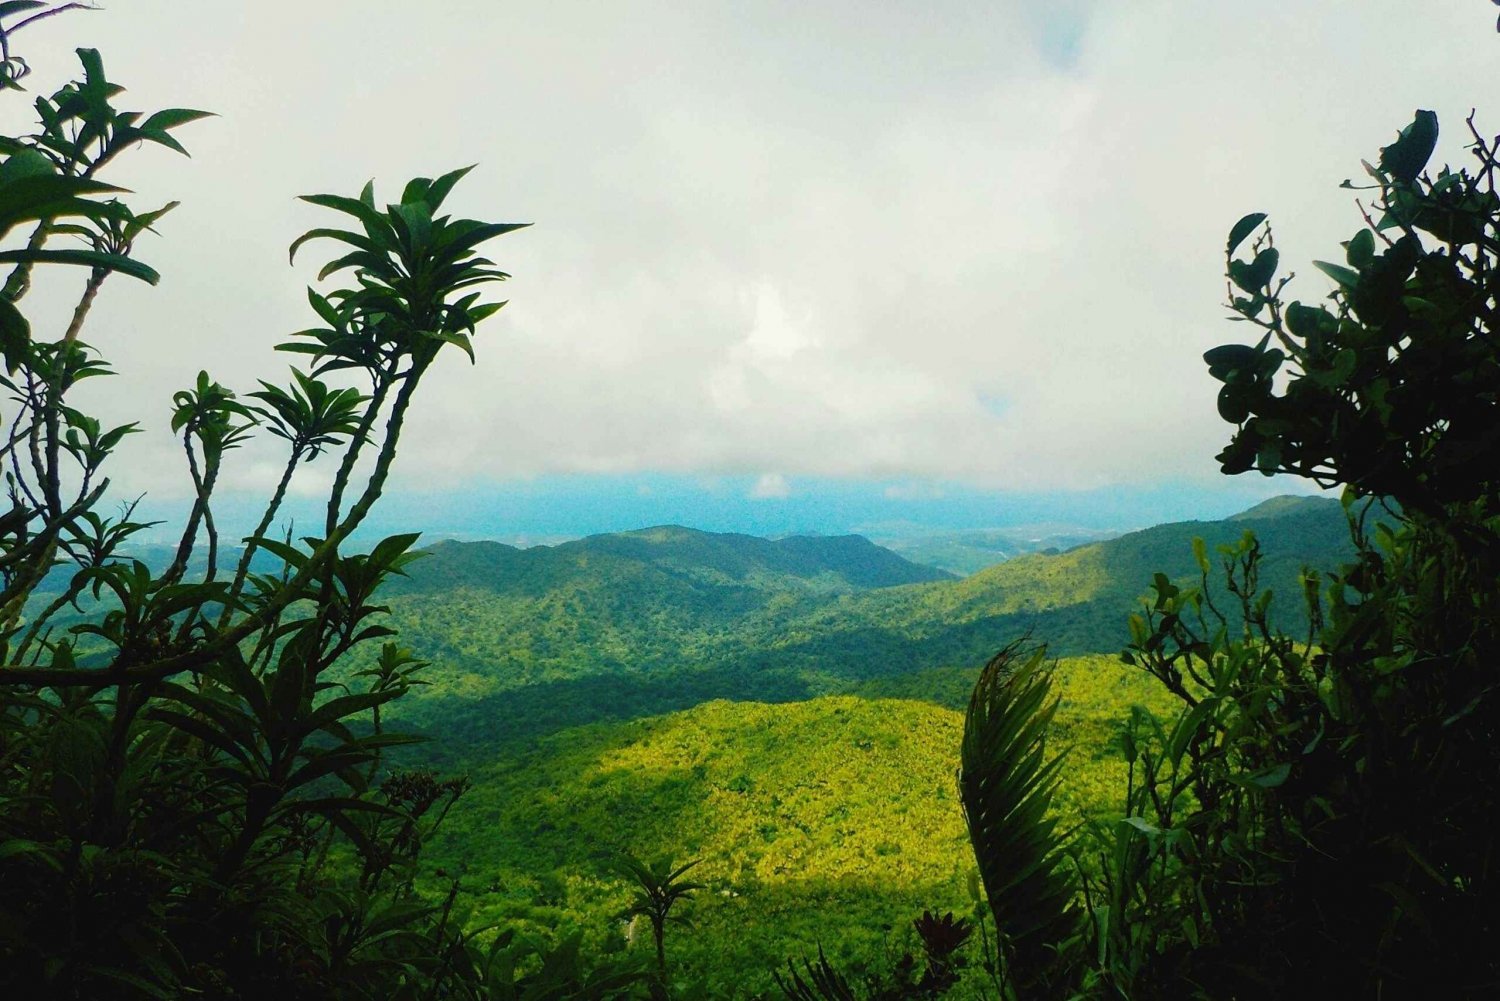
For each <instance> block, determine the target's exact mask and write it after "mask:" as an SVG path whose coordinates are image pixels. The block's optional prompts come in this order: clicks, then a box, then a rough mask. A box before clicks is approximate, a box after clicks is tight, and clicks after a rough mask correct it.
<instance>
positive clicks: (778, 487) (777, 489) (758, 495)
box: [745, 473, 792, 500]
mask: <svg viewBox="0 0 1500 1001" xmlns="http://www.w3.org/2000/svg"><path fill="white" fill-rule="evenodd" d="M791 495H792V485H791V484H790V483H788V482H787V479H786V477H785V476H782V475H781V474H780V473H764V474H762V475H761V476H760V477H759V478H757V479H756V481H755V484H754V485H753V486H752V487H751V488H750V492H749V493H748V494H746V495H745V496H747V497H749V498H750V499H751V500H781V499H782V498H785V497H790V496H791Z"/></svg>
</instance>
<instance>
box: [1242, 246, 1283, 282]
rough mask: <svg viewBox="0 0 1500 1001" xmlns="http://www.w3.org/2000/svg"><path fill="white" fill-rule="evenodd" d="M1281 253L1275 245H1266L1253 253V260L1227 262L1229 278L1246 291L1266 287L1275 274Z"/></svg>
mask: <svg viewBox="0 0 1500 1001" xmlns="http://www.w3.org/2000/svg"><path fill="white" fill-rule="evenodd" d="M1280 260H1281V255H1280V253H1278V252H1277V250H1276V248H1275V247H1267V248H1266V249H1265V250H1262V251H1261V252H1260V253H1258V254H1256V255H1255V260H1253V261H1251V262H1250V263H1248V264H1246V263H1245V262H1244V261H1230V262H1229V278H1230V280H1231V281H1233V282H1234V283H1235V284H1236V285H1238V286H1239V287H1240V288H1241V289H1242V290H1244V291H1246V292H1251V293H1254V292H1258V291H1259V290H1261V289H1263V288H1265V287H1266V285H1267V284H1268V283H1269V282H1270V281H1271V278H1272V277H1274V276H1275V274H1276V265H1277V264H1278V263H1280Z"/></svg>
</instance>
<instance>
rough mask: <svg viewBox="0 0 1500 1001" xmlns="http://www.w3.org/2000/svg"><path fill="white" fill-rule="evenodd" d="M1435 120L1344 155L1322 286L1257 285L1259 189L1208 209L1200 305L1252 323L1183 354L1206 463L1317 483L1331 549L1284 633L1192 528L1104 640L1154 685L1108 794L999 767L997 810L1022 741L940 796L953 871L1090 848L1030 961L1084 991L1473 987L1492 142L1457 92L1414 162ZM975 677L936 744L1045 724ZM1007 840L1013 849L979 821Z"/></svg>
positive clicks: (1490, 629)
mask: <svg viewBox="0 0 1500 1001" xmlns="http://www.w3.org/2000/svg"><path fill="white" fill-rule="evenodd" d="M1437 128H1438V123H1437V118H1436V116H1435V115H1433V114H1432V113H1431V112H1426V111H1419V112H1417V114H1416V116H1415V119H1414V120H1413V122H1412V124H1411V125H1410V126H1408V127H1407V128H1406V129H1405V130H1404V131H1402V132H1401V134H1400V135H1399V136H1398V138H1397V139H1396V141H1395V142H1393V143H1392V144H1391V145H1389V146H1387V147H1385V148H1384V149H1383V150H1382V151H1381V156H1380V160H1379V163H1378V165H1369V164H1366V171H1367V173H1368V175H1369V177H1370V179H1371V182H1372V183H1371V184H1369V185H1368V186H1366V187H1365V188H1363V189H1361V190H1365V191H1369V192H1371V193H1372V194H1371V195H1369V196H1367V197H1369V199H1370V204H1369V205H1368V206H1364V205H1361V213H1362V216H1363V218H1364V221H1365V224H1366V225H1365V228H1363V229H1361V230H1360V231H1359V232H1358V233H1356V234H1355V235H1354V236H1353V237H1352V238H1351V239H1350V240H1349V241H1348V242H1346V243H1345V244H1344V246H1343V250H1344V254H1343V261H1342V262H1317V267H1318V269H1319V270H1320V271H1322V272H1323V273H1324V274H1325V275H1326V276H1327V277H1329V278H1331V279H1332V280H1333V282H1334V285H1335V287H1334V290H1333V292H1332V294H1331V295H1329V296H1328V300H1327V304H1317V303H1314V304H1308V303H1303V302H1299V301H1290V302H1288V301H1286V299H1285V293H1286V291H1287V289H1288V288H1289V287H1290V284H1291V281H1292V277H1291V276H1290V275H1288V276H1285V277H1282V276H1280V275H1279V274H1278V269H1279V266H1280V255H1279V251H1278V250H1277V248H1276V247H1275V245H1274V241H1273V239H1272V236H1271V231H1270V229H1269V227H1268V226H1267V224H1266V217H1265V216H1264V215H1263V214H1261V213H1255V214H1252V215H1249V216H1246V217H1244V218H1243V219H1241V220H1240V221H1239V222H1238V223H1236V225H1235V226H1234V227H1233V228H1232V230H1231V232H1230V234H1229V239H1228V243H1227V248H1226V262H1227V273H1228V278H1229V282H1230V303H1229V305H1230V308H1231V310H1232V311H1233V313H1234V318H1235V319H1237V320H1240V321H1241V322H1248V323H1251V324H1253V325H1255V326H1258V327H1260V328H1261V329H1262V330H1263V331H1264V334H1263V336H1262V337H1261V339H1260V340H1259V342H1258V343H1256V344H1254V345H1245V344H1230V345H1225V346H1222V347H1218V348H1215V349H1213V350H1212V351H1209V352H1208V353H1207V354H1206V355H1205V361H1206V362H1207V364H1208V366H1209V371H1210V373H1211V375H1212V376H1213V377H1214V378H1216V379H1218V380H1219V381H1220V382H1222V383H1223V389H1222V390H1221V393H1220V396H1219V413H1220V415H1221V416H1222V417H1223V418H1224V419H1225V420H1226V421H1228V422H1229V423H1231V424H1233V425H1235V432H1234V435H1233V438H1232V440H1231V442H1230V444H1229V446H1228V447H1227V448H1226V449H1225V450H1224V451H1223V452H1222V453H1221V454H1220V456H1219V459H1220V462H1221V464H1222V466H1223V469H1224V471H1225V472H1226V473H1229V474H1236V473H1241V472H1245V471H1248V470H1251V469H1258V470H1260V471H1261V472H1263V473H1266V474H1268V475H1269V474H1274V473H1290V474H1293V475H1297V476H1302V477H1306V478H1309V479H1311V480H1313V481H1315V482H1317V483H1318V484H1320V485H1322V486H1325V487H1328V486H1336V485H1342V486H1343V488H1344V501H1345V507H1346V510H1347V512H1348V514H1349V521H1350V529H1351V537H1352V539H1353V541H1354V545H1355V547H1356V552H1357V556H1356V559H1355V561H1354V562H1352V563H1350V564H1348V565H1345V566H1343V567H1341V568H1339V569H1338V570H1336V571H1335V572H1333V573H1332V574H1330V575H1328V576H1327V577H1326V578H1325V577H1324V576H1323V575H1320V574H1318V573H1315V572H1311V571H1309V572H1307V573H1306V574H1305V577H1304V582H1303V594H1302V595H1300V598H1301V600H1303V601H1304V602H1305V603H1306V605H1307V608H1308V613H1309V616H1308V617H1309V622H1310V623H1311V627H1310V629H1309V631H1308V633H1307V634H1306V635H1305V636H1302V637H1290V636H1287V635H1284V634H1282V633H1280V632H1278V631H1277V630H1275V629H1273V628H1272V627H1271V626H1270V625H1269V624H1268V609H1269V607H1270V604H1271V600H1272V596H1271V595H1270V593H1269V592H1266V591H1264V590H1263V589H1262V588H1261V587H1260V584H1259V579H1258V571H1259V565H1260V551H1259V545H1258V543H1257V542H1256V540H1255V539H1254V537H1253V536H1249V535H1247V536H1246V537H1245V539H1244V540H1242V542H1241V543H1240V544H1238V545H1237V546H1230V547H1222V548H1221V551H1220V554H1219V559H1218V566H1217V567H1215V565H1214V560H1212V559H1211V558H1210V555H1209V554H1208V553H1207V552H1206V550H1205V549H1204V547H1203V546H1202V545H1201V543H1200V544H1199V545H1198V547H1197V551H1196V555H1197V559H1198V563H1199V567H1200V571H1201V579H1200V582H1199V586H1197V587H1194V588H1182V587H1178V586H1176V585H1174V584H1172V583H1171V582H1170V581H1168V580H1167V578H1166V577H1165V576H1164V575H1161V574H1158V575H1157V576H1156V579H1155V582H1154V584H1153V586H1152V595H1151V597H1150V598H1149V599H1148V600H1147V602H1146V603H1145V606H1144V607H1143V609H1142V611H1141V613H1140V614H1138V615H1136V616H1134V617H1133V618H1132V621H1131V642H1130V645H1129V647H1128V648H1127V651H1126V653H1125V659H1126V660H1127V662H1129V663H1133V664H1135V665H1137V666H1139V667H1140V668H1142V669H1143V670H1145V671H1146V672H1147V673H1148V674H1149V675H1150V676H1151V677H1152V678H1154V679H1155V680H1156V681H1157V682H1158V683H1160V685H1161V686H1162V688H1163V689H1164V690H1165V691H1166V692H1168V693H1169V694H1170V695H1171V696H1172V697H1173V698H1174V699H1175V700H1176V701H1177V703H1178V705H1179V707H1180V709H1179V711H1178V713H1177V714H1176V715H1175V716H1168V717H1166V718H1158V717H1157V716H1154V715H1152V714H1150V713H1148V712H1145V711H1144V710H1137V711H1136V712H1135V713H1134V714H1133V716H1132V718H1131V720H1130V721H1129V723H1128V724H1127V726H1126V728H1125V730H1124V732H1123V734H1122V746H1123V750H1124V754H1125V757H1126V759H1127V761H1128V762H1129V764H1130V778H1129V784H1128V786H1127V788H1126V789H1125V790H1124V791H1123V792H1124V795H1123V806H1124V811H1123V812H1124V818H1123V820H1122V821H1120V822H1118V823H1109V824H1101V825H1097V826H1096V827H1095V828H1094V829H1093V830H1092V831H1091V832H1089V833H1088V834H1086V835H1085V836H1084V837H1083V838H1082V839H1081V840H1078V839H1073V840H1070V839H1068V838H1067V837H1066V836H1065V835H1060V834H1058V833H1057V832H1055V831H1053V830H1050V829H1048V828H1047V826H1046V821H1045V820H1044V819H1042V818H1040V817H1038V816H1036V815H1035V812H1033V813H1032V815H1029V816H1028V815H1024V814H1022V813H1021V812H1019V808H1020V807H1021V806H1022V805H1024V804H1026V803H1027V802H1028V801H1027V800H1026V798H1025V797H1024V796H1022V795H1021V794H1020V792H1017V793H1015V794H1013V795H1011V796H1009V797H1008V798H1007V799H1006V800H1005V802H1006V803H1007V804H1009V808H1008V809H997V808H996V807H995V805H994V803H993V802H991V801H992V800H994V798H995V796H994V793H995V790H997V789H1003V788H1005V786H1006V784H1009V785H1012V786H1015V787H1016V788H1017V789H1018V790H1020V789H1024V788H1026V786H1025V781H1029V782H1031V783H1032V784H1033V785H1034V786H1035V787H1036V788H1038V789H1045V784H1046V777H1047V769H1048V768H1049V767H1051V766H1050V765H1049V763H1048V760H1047V759H1046V758H1045V757H1043V756H1041V755H1040V754H1038V753H1037V752H1036V750H1035V748H1036V747H1037V746H1039V745H1038V744H1037V743H1036V741H1035V739H1034V740H1033V741H1032V742H1031V743H1030V744H1025V745H1024V746H1022V747H1018V749H1019V750H1020V751H1021V754H1020V756H1017V755H1015V754H1012V755H1004V756H1001V755H997V756H991V757H989V758H983V759H976V760H980V761H981V767H982V768H983V769H984V772H983V774H982V775H981V776H980V777H979V781H978V782H976V783H975V784H974V785H973V786H969V785H966V788H965V796H964V803H965V808H966V810H967V811H968V813H969V817H970V826H971V832H973V841H974V846H975V850H976V853H977V855H978V857H979V861H980V865H981V870H982V871H985V870H986V869H988V870H989V871H995V872H1000V873H1001V874H1004V873H1005V872H1007V871H1011V870H1013V871H1016V872H1037V871H1043V870H1039V869H1038V868H1037V867H1038V866H1040V865H1042V864H1043V863H1041V862H1028V860H1029V859H1032V858H1035V859H1047V858H1051V857H1053V856H1054V855H1055V853H1056V852H1058V851H1061V850H1063V849H1064V848H1065V847H1069V846H1071V847H1072V848H1073V850H1075V851H1078V852H1080V853H1081V854H1090V853H1092V854H1097V856H1098V866H1097V871H1098V874H1097V876H1094V877H1090V878H1086V879H1084V880H1083V881H1082V882H1081V883H1079V884H1078V888H1079V891H1080V895H1081V898H1082V900H1083V902H1084V906H1085V909H1086V911H1087V915H1088V920H1087V922H1086V925H1085V929H1084V933H1083V934H1084V937H1085V939H1086V941H1085V943H1084V944H1085V945H1086V947H1085V948H1082V949H1074V948H1072V946H1073V944H1074V940H1073V938H1072V937H1070V936H1069V935H1064V934H1055V935H1053V936H1052V942H1051V944H1052V946H1053V947H1054V948H1055V949H1057V950H1058V952H1057V957H1058V959H1057V962H1058V963H1059V964H1060V965H1061V967H1062V969H1060V970H1059V971H1058V972H1057V973H1056V974H1055V976H1063V975H1065V974H1071V975H1075V976H1077V977H1078V978H1079V979H1080V982H1081V984H1082V988H1083V990H1084V991H1085V992H1087V993H1092V994H1096V995H1103V996H1121V997H1133V998H1152V997H1160V998H1178V997H1185V996H1198V997H1210V998H1231V997H1261V996H1276V997H1285V996H1293V995H1295V996H1309V997H1348V996H1355V997H1367V996H1374V997H1426V996H1433V995H1434V994H1436V995H1440V996H1444V997H1488V996H1492V995H1493V993H1494V991H1495V990H1496V989H1497V985H1500V962H1497V959H1496V957H1495V954H1494V950H1493V948H1492V944H1491V943H1492V941H1493V938H1494V934H1495V931H1496V917H1495V914H1496V904H1497V903H1500V900H1497V888H1496V887H1497V884H1496V880H1495V878H1494V875H1493V859H1494V858H1495V854H1496V848H1497V842H1496V834H1495V829H1494V817H1495V816H1496V815H1497V814H1500V741H1497V740H1496V737H1497V731H1500V705H1497V699H1496V694H1497V685H1496V675H1495V664H1496V663H1500V473H1497V469H1500V464H1497V462H1496V460H1497V459H1500V342H1497V335H1500V329H1497V318H1500V313H1497V311H1496V296H1497V289H1500V194H1497V191H1496V187H1495V179H1496V171H1497V167H1500V160H1497V153H1500V150H1497V144H1496V143H1495V142H1491V141H1487V140H1485V139H1484V138H1483V137H1482V136H1481V135H1480V134H1479V133H1478V131H1477V130H1476V129H1475V128H1474V127H1473V123H1472V120H1471V122H1470V135H1471V138H1472V145H1471V147H1470V148H1471V150H1472V151H1473V153H1474V155H1475V158H1476V160H1477V161H1478V162H1477V166H1476V167H1474V168H1473V169H1472V170H1470V169H1460V170H1457V171H1454V170H1449V169H1447V168H1443V169H1441V170H1439V171H1438V172H1437V173H1436V174H1435V175H1434V174H1432V173H1430V172H1428V171H1427V161H1428V160H1429V158H1430V157H1431V154H1432V152H1433V150H1434V148H1435V146H1436V141H1437ZM1345 186H1346V187H1353V185H1352V184H1350V183H1349V182H1345ZM1247 241H1248V244H1247ZM1247 246H1248V250H1246V251H1244V252H1243V253H1242V252H1241V251H1242V248H1245V247H1247ZM1038 692H1039V693H1040V694H1037V693H1038ZM1023 696H1024V697H1023ZM975 701H976V704H977V705H979V704H982V705H983V706H984V707H985V709H986V712H985V713H984V714H981V715H979V716H977V717H976V715H975V713H974V711H973V710H971V714H970V721H969V731H970V732H969V733H967V734H966V746H968V744H969V742H970V741H971V740H973V741H979V740H982V739H985V738H986V734H988V733H991V732H1011V733H1017V734H1023V733H1026V732H1027V729H1026V728H1027V727H1035V726H1037V725H1039V724H1041V723H1045V721H1046V716H1047V711H1048V710H1047V708H1046V707H1047V704H1048V703H1047V699H1046V679H1045V676H1044V675H1042V676H1035V675H1032V674H1030V673H1028V672H1026V671H1024V670H1022V671H1015V672H1014V673H1013V674H1011V675H1010V680H1009V681H1008V682H1007V683H1004V684H995V683H994V682H991V683H990V684H989V685H988V686H985V685H984V684H982V685H981V688H980V689H979V690H976V694H975ZM1026 748H1031V749H1032V750H1030V751H1027V750H1026ZM970 760H971V759H970V756H969V755H967V754H966V755H965V768H966V771H967V770H968V768H969V766H970ZM1007 770H1009V771H1011V772H1014V773H1016V774H1015V775H1010V776H1008V775H1007ZM986 789H988V790H990V792H991V795H990V797H988V799H987V798H986V796H984V795H983V791H984V790H986ZM1008 826H1009V827H1010V828H1015V830H1009V829H1008ZM1026 839H1029V842H1030V843H1032V844H1033V845H1034V847H1033V848H1032V849H1031V851H1030V854H1027V855H1022V856H1020V857H1017V856H1015V855H1014V854H1013V853H1008V852H1002V851H1000V850H999V849H998V848H997V847H996V846H997V845H1000V844H1016V843H1028V841H1027V840H1026ZM1054 871H1057V870H1054ZM1085 871H1086V870H1085ZM991 882H992V879H991V877H990V876H989V875H988V874H987V875H986V885H987V887H989V886H990V885H991ZM1030 899H1033V900H1035V899H1038V898H1035V897H1033V898H1030ZM1044 899H1046V900H1048V901H1050V903H1049V904H1048V906H1047V908H1046V909H1045V910H1044V911H1043V912H1042V914H1041V916H1040V918H1038V917H1037V916H1036V915H1026V914H1025V912H1018V911H1017V910H1016V909H1015V908H1014V907H1012V906H1007V901H1005V900H1004V899H1003V897H1001V898H999V899H996V895H995V894H994V890H993V889H991V902H992V904H993V905H994V906H995V908H996V918H997V925H999V927H1000V928H1001V929H1002V930H1003V929H1004V928H1005V926H1006V925H1005V922H1006V921H1007V920H1011V921H1015V920H1017V919H1018V918H1019V917H1025V918H1026V924H1027V926H1028V927H1036V926H1039V925H1042V926H1045V925H1046V924H1047V923H1050V922H1056V923H1058V925H1059V927H1062V928H1067V927H1069V926H1068V925H1067V924H1066V921H1065V919H1066V916H1067V914H1068V910H1069V908H1070V907H1071V906H1072V903H1071V900H1070V899H1069V898H1068V895H1067V894H1065V893H1061V892H1059V893H1056V894H1052V895H1050V896H1049V897H1046V898H1044ZM1021 983H1022V981H1020V980H1019V978H1017V977H1012V979H1011V982H1010V984H1009V985H1008V986H1009V987H1010V988H1011V989H1012V990H1015V989H1016V988H1017V987H1018V986H1019V985H1020V984H1021Z"/></svg>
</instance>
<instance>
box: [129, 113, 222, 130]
mask: <svg viewBox="0 0 1500 1001" xmlns="http://www.w3.org/2000/svg"><path fill="white" fill-rule="evenodd" d="M217 117H218V116H217V115H215V114H214V113H213V112H212V111H194V110H192V109H191V108H167V109H166V110H164V111H158V112H157V113H156V114H154V115H152V116H151V117H149V118H147V119H146V120H145V121H144V122H142V123H141V124H140V130H141V131H142V132H151V131H158V130H159V131H162V132H165V131H168V130H170V129H175V128H178V127H179V126H183V125H186V124H188V123H189V122H196V121H200V120H202V119H204V118H217Z"/></svg>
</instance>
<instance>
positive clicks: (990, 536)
mask: <svg viewBox="0 0 1500 1001" xmlns="http://www.w3.org/2000/svg"><path fill="white" fill-rule="evenodd" d="M1120 534H1121V533H1120V532H1108V531H1098V530H1093V529H1086V528H1075V527H1071V526H1067V525H1036V526H1031V527H1026V528H994V529H979V530H971V531H964V532H922V533H919V534H915V535H893V536H879V535H877V536H872V539H873V541H874V542H876V543H877V544H879V545H882V546H884V547H886V548H887V549H889V550H891V551H892V552H894V553H898V554H900V555H901V556H904V557H906V558H907V559H909V560H912V561H913V562H916V563H925V564H927V565H928V566H933V567H939V568H941V569H943V570H949V571H952V572H953V573H956V574H960V575H964V576H967V575H968V574H971V573H978V572H979V571H980V570H983V569H985V568H986V567H991V566H994V565H995V564H996V563H1002V562H1004V561H1005V560H1013V559H1015V558H1016V557H1018V556H1026V555H1028V554H1030V553H1040V552H1048V551H1054V550H1055V551H1057V552H1063V551H1065V550H1068V549H1073V548H1075V547H1077V546H1083V545H1088V544H1089V543H1091V542H1102V541H1103V540H1105V539H1112V538H1114V537H1116V536H1118V535H1120Z"/></svg>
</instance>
